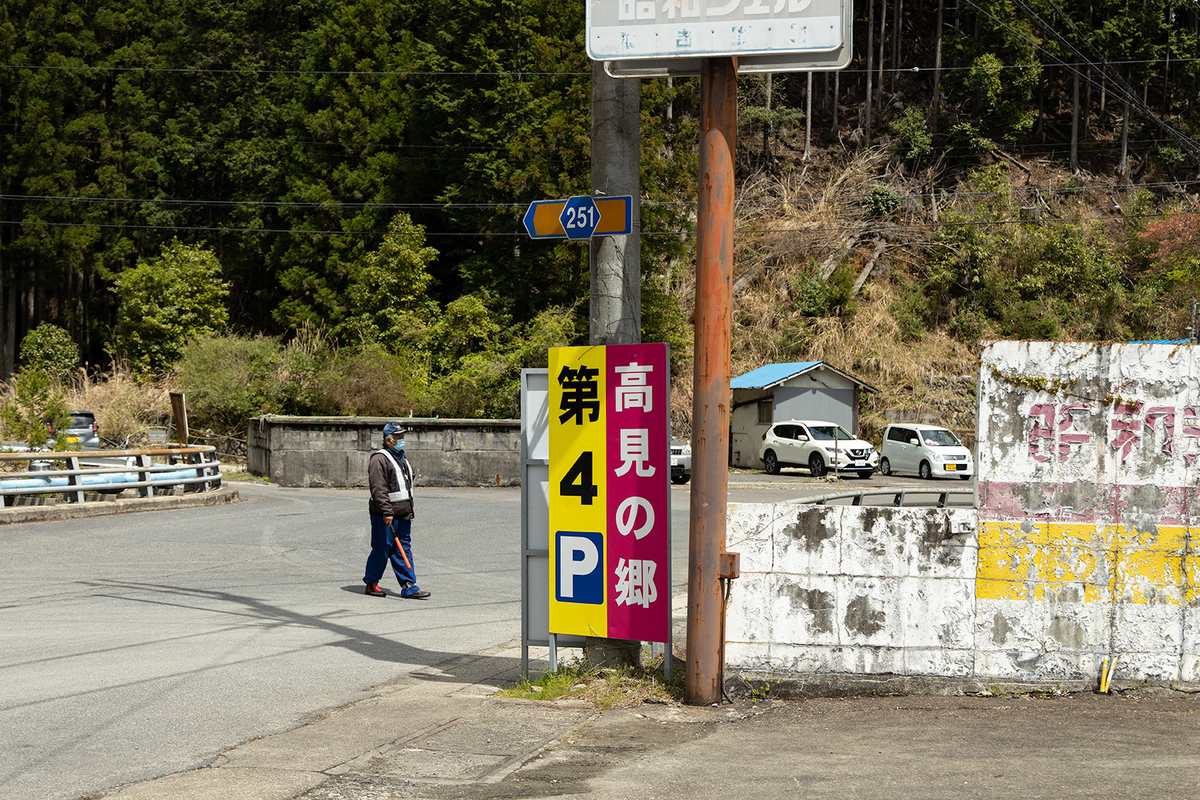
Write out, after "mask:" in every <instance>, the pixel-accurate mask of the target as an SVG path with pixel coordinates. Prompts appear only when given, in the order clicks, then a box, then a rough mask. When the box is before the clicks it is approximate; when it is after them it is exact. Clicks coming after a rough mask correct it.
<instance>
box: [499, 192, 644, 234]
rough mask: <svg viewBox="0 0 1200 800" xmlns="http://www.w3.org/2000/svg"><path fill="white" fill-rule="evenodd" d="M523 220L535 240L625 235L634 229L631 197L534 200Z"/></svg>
mask: <svg viewBox="0 0 1200 800" xmlns="http://www.w3.org/2000/svg"><path fill="white" fill-rule="evenodd" d="M522 222H524V223H525V230H527V231H528V232H529V235H530V236H531V237H533V238H534V239H574V240H576V241H580V240H583V239H589V238H591V237H593V236H625V235H627V234H629V233H631V232H632V231H633V196H632V195H627V194H625V195H616V196H612V197H587V196H580V197H571V198H568V199H566V200H537V201H535V202H533V203H531V204H530V206H529V210H528V211H526V212H525V217H524V219H523V220H522Z"/></svg>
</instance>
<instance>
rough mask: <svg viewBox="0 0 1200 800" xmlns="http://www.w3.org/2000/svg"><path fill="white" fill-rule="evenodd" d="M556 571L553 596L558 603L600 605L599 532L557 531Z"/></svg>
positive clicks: (602, 543)
mask: <svg viewBox="0 0 1200 800" xmlns="http://www.w3.org/2000/svg"><path fill="white" fill-rule="evenodd" d="M555 538H556V539H557V545H558V548H557V549H558V569H557V573H558V574H557V576H556V578H557V579H556V580H555V587H554V593H555V596H556V597H557V599H558V601H559V602H562V603H588V604H592V605H598V604H600V603H603V602H604V571H603V570H602V569H600V561H601V558H600V557H601V554H602V553H603V552H604V537H603V536H602V535H601V534H599V533H580V532H576V531H559V532H558V533H557V534H556V537H555Z"/></svg>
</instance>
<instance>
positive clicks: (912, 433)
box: [879, 424, 975, 481]
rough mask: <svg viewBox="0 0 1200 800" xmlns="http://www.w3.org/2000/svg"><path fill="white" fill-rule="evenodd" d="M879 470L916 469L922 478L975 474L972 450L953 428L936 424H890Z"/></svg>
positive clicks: (889, 472)
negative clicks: (964, 443) (937, 426)
mask: <svg viewBox="0 0 1200 800" xmlns="http://www.w3.org/2000/svg"><path fill="white" fill-rule="evenodd" d="M880 456H881V457H880V459H879V471H880V472H881V473H883V474H884V475H891V474H893V473H896V472H915V473H917V474H918V475H920V476H921V477H922V478H932V477H934V476H937V477H954V476H957V477H959V478H960V479H962V480H964V481H965V480H967V479H968V478H970V477H971V476H972V475H974V474H975V461H974V459H972V458H971V451H970V450H968V449H967V448H966V447H964V446H963V443H962V442H960V441H959V440H958V437H957V436H955V435H954V434H953V433H951V432H950V431H948V430H946V429H945V428H936V427H934V426H932V425H909V424H899V425H897V424H893V425H888V426H887V428H886V429H885V430H884V432H883V448H882V449H881V452H880Z"/></svg>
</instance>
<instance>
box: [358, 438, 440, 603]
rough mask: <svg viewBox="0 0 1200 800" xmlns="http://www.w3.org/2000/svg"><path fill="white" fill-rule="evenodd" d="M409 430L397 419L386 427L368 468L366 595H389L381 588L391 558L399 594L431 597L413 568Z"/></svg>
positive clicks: (417, 597) (422, 597)
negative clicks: (406, 442) (406, 452)
mask: <svg viewBox="0 0 1200 800" xmlns="http://www.w3.org/2000/svg"><path fill="white" fill-rule="evenodd" d="M406 432H407V429H406V428H405V427H404V426H403V425H401V424H400V423H398V422H389V423H387V424H386V425H384V426H383V449H382V450H379V451H377V452H375V453H372V454H371V462H370V464H369V465H368V467H367V485H368V486H369V487H370V490H371V499H370V501H369V502H368V511H369V512H370V514H371V554H370V555H369V556H367V570H366V574H365V575H363V583H365V584H366V585H367V594H369V595H371V596H372V597H386V593H385V592H384V591H383V589H380V588H379V579H380V578H382V577H383V573H384V570H385V569H387V564H388V562H389V561H391V563H392V570H393V571H394V572H395V573H396V579H397V580H399V581H400V596H401V597H408V598H413V599H417V600H423V599H424V598H426V597H429V592H427V591H425V590H423V589H422V588H421V587H420V586H417V575H416V572H415V570H414V569H413V554H412V521H413V492H412V490H413V477H412V467H411V466H409V463H408V459H406V458H405V457H404V434H405V433H406Z"/></svg>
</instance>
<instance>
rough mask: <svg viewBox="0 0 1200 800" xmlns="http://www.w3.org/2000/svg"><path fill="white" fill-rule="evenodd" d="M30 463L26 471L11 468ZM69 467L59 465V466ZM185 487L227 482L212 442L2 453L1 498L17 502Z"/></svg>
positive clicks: (79, 500) (199, 489) (141, 494)
mask: <svg viewBox="0 0 1200 800" xmlns="http://www.w3.org/2000/svg"><path fill="white" fill-rule="evenodd" d="M21 462H26V464H27V466H28V468H27V469H26V471H24V472H7V471H6V470H7V469H9V465H10V464H18V465H19V464H20V463H21ZM60 464H62V465H65V467H57V468H56V465H60ZM176 486H183V490H184V491H185V492H204V491H209V490H212V489H217V488H220V486H221V462H220V461H218V460H217V458H216V448H215V447H212V446H207V445H205V446H184V445H178V446H174V447H160V448H155V449H150V450H83V451H71V452H61V453H56V452H37V453H35V452H26V453H0V500H2V501H3V504H4V505H5V506H10V505H13V504H14V502H15V500H16V498H18V497H22V496H28V495H46V494H58V495H62V496H63V499H64V500H66V502H68V503H82V502H84V500H85V497H84V495H85V493H97V492H98V493H101V494H116V493H119V492H122V491H124V490H125V489H137V493H138V497H153V496H154V494H155V492H156V491H157V492H158V493H159V494H163V493H165V492H166V491H169V490H173V489H174V487H176Z"/></svg>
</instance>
